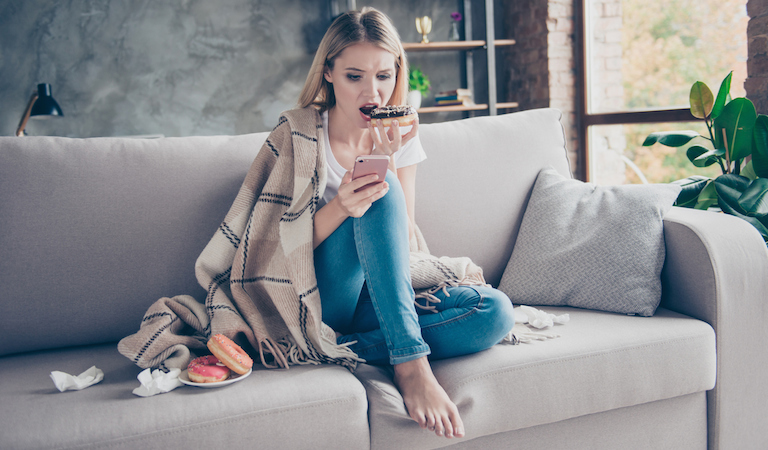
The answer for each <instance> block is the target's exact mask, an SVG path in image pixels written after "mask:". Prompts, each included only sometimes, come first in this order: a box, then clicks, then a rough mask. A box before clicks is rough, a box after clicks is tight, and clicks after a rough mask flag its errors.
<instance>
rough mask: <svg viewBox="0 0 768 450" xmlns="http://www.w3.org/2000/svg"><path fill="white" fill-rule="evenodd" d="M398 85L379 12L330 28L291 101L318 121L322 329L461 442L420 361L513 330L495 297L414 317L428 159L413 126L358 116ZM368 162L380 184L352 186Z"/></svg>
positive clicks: (465, 299)
mask: <svg viewBox="0 0 768 450" xmlns="http://www.w3.org/2000/svg"><path fill="white" fill-rule="evenodd" d="M407 86H408V68H407V62H406V57H405V53H404V51H403V47H402V44H401V42H400V38H399V35H398V34H397V31H396V30H395V28H394V26H393V25H392V23H391V22H390V20H389V19H388V18H387V17H386V16H385V15H384V14H382V13H381V12H379V11H377V10H374V9H372V8H364V9H363V10H362V11H360V12H357V11H351V12H348V13H346V14H343V15H342V16H340V17H339V18H338V19H337V20H336V21H334V23H333V24H332V25H331V27H330V28H329V29H328V31H327V32H326V34H325V36H324V37H323V40H322V42H321V43H320V47H319V49H318V51H317V54H316V55H315V59H314V62H313V64H312V69H311V71H310V73H309V76H308V77H307V81H306V84H305V86H304V89H303V91H302V93H301V97H300V100H299V106H300V107H301V108H316V109H317V110H318V112H319V113H320V114H321V115H322V120H323V130H324V133H323V135H324V139H323V140H324V142H323V148H324V152H325V155H326V161H327V164H326V166H327V172H328V173H327V187H326V189H325V192H324V193H323V197H322V199H321V200H320V201H319V203H318V210H317V212H316V213H315V215H314V225H313V226H314V246H315V251H314V259H315V261H314V266H315V274H316V277H317V286H318V290H319V293H320V298H321V304H322V318H323V322H325V323H326V324H328V325H330V327H331V328H333V329H334V331H336V332H337V336H338V339H337V342H338V343H340V344H341V343H347V344H348V345H349V348H350V349H352V350H353V351H355V353H357V354H358V356H360V357H361V358H363V359H365V360H366V361H367V362H369V363H373V364H392V365H393V366H394V378H395V383H396V384H397V386H398V388H399V389H400V391H401V393H402V395H403V399H404V401H405V405H406V407H407V409H408V413H409V415H410V416H411V418H413V419H414V420H415V421H416V422H417V423H419V425H420V426H421V427H422V428H428V429H430V430H433V431H434V432H435V433H436V434H437V435H438V436H446V437H449V438H450V437H454V436H455V437H462V436H464V426H463V423H462V420H461V417H460V416H459V413H458V409H457V408H456V405H455V404H454V403H453V402H452V401H451V400H450V398H449V397H448V395H447V394H446V392H445V390H444V389H443V388H442V387H441V386H440V384H439V383H438V382H437V380H436V379H435V377H434V375H433V373H432V369H431V367H430V365H429V361H428V359H427V356H428V355H430V358H432V359H441V358H449V357H453V356H458V355H463V354H469V353H474V352H477V351H480V350H484V349H486V348H489V347H491V346H492V345H494V344H496V343H498V342H499V341H500V340H501V339H502V338H503V337H504V336H505V335H506V334H507V333H508V332H509V331H510V329H511V328H512V325H513V323H514V321H513V318H512V305H511V303H510V301H509V299H508V298H507V297H506V296H505V295H504V294H503V293H501V292H499V291H497V290H495V289H493V288H490V287H487V286H480V285H478V286H457V287H449V288H447V289H446V290H445V291H439V292H437V293H436V294H435V296H436V297H438V298H439V299H440V303H437V305H436V310H435V311H429V310H422V309H420V310H419V312H417V308H416V306H415V304H414V291H413V288H412V287H411V279H410V272H409V241H410V239H411V238H412V237H413V236H414V233H415V225H414V224H415V221H414V217H415V208H414V199H415V179H416V167H417V163H419V162H421V161H422V160H424V159H425V158H426V155H425V154H424V150H423V149H422V147H421V143H420V141H419V139H418V136H417V133H418V121H417V122H416V123H415V124H414V125H413V127H412V129H411V130H410V131H408V132H407V133H405V134H403V135H401V133H400V129H399V126H398V125H397V124H396V123H394V124H393V125H392V127H391V129H390V130H386V129H385V128H384V127H383V126H382V124H381V121H378V123H373V121H372V120H371V119H370V117H368V116H366V114H365V113H364V112H362V111H361V108H362V107H366V106H383V105H399V104H402V103H404V100H405V95H406V93H407ZM369 154H383V155H389V156H390V163H389V171H388V173H387V176H386V180H384V181H383V182H381V181H382V180H378V179H377V176H376V175H369V176H366V177H361V178H358V179H355V180H352V176H351V169H352V167H353V164H354V160H355V158H356V157H357V156H359V155H369ZM376 181H379V182H378V183H373V182H376ZM370 183H373V184H371V185H370V186H368V187H366V188H364V189H360V188H362V187H363V186H366V185H368V184H370ZM358 189H360V190H359V191H358Z"/></svg>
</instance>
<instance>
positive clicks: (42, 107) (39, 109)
mask: <svg viewBox="0 0 768 450" xmlns="http://www.w3.org/2000/svg"><path fill="white" fill-rule="evenodd" d="M63 115H64V113H63V112H62V111H61V107H60V106H59V104H58V103H56V100H54V99H53V97H51V85H50V84H48V83H40V84H38V85H37V92H33V93H32V97H30V98H29V103H27V109H25V110H24V115H23V116H21V121H20V122H19V127H18V128H16V136H24V135H25V134H26V133H25V132H24V128H25V127H26V126H27V120H29V118H30V117H35V118H40V119H42V118H46V119H47V118H50V117H57V116H58V117H61V116H63Z"/></svg>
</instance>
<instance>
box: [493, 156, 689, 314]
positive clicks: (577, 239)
mask: <svg viewBox="0 0 768 450" xmlns="http://www.w3.org/2000/svg"><path fill="white" fill-rule="evenodd" d="M679 192H680V187H679V186H674V185H670V184H652V185H624V186H596V185H593V184H590V183H584V182H581V181H578V180H573V179H568V178H565V177H563V176H562V175H560V174H559V173H558V172H557V171H556V170H555V169H553V168H547V169H543V170H542V171H541V172H539V175H538V177H537V179H536V183H535V184H534V186H533V191H532V192H531V198H530V200H529V202H528V206H527V208H526V210H525V213H524V215H523V221H522V224H521V225H520V233H519V234H518V236H517V242H516V243H515V247H514V249H513V250H512V256H511V258H510V260H509V263H508V264H507V268H506V270H505V271H504V274H503V275H502V278H501V283H500V284H499V289H500V290H501V291H503V292H504V293H505V294H507V295H508V296H509V298H510V299H511V300H512V302H513V303H516V304H527V305H560V306H574V307H578V308H587V309H596V310H601V311H609V312H617V313H624V314H639V315H642V316H652V315H653V313H654V312H655V311H656V308H657V307H658V306H659V302H660V301H661V279H660V275H661V268H662V265H663V264H664V256H665V248H664V230H663V224H662V218H663V216H664V214H665V213H666V212H667V211H669V209H670V208H671V207H672V203H673V202H674V201H675V199H676V198H677V195H678V193H679Z"/></svg>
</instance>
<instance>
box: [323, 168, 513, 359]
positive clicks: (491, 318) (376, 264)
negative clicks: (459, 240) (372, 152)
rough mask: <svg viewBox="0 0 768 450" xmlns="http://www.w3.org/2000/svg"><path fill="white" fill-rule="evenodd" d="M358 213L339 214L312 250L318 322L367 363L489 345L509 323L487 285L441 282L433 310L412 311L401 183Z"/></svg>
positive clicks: (392, 180)
mask: <svg viewBox="0 0 768 450" xmlns="http://www.w3.org/2000/svg"><path fill="white" fill-rule="evenodd" d="M386 180H387V182H388V183H389V192H387V194H386V195H385V196H384V197H382V198H381V199H379V200H377V201H376V202H374V203H373V204H372V205H371V207H370V208H369V209H368V211H366V213H365V214H364V215H363V216H362V217H360V218H352V217H350V218H347V219H346V220H345V221H344V222H343V223H342V224H341V225H340V226H339V228H337V229H336V231H334V232H333V234H332V235H331V236H329V237H328V238H327V239H326V240H325V241H323V242H322V243H321V244H320V245H319V246H318V247H317V248H316V249H315V252H314V259H315V275H316V276H317V285H318V290H319V293H320V298H321V302H322V309H323V322H325V323H326V324H328V325H329V326H330V327H331V328H333V329H334V331H337V332H339V333H341V334H342V336H341V337H339V338H338V340H337V341H338V343H347V342H353V341H356V342H355V343H353V344H351V345H350V349H352V350H353V351H354V352H355V353H357V354H358V356H360V357H361V358H363V359H365V360H366V362H368V363H370V364H400V363H404V362H407V361H411V360H414V359H418V358H421V357H423V356H427V355H430V358H431V359H444V358H451V357H454V356H460V355H466V354H470V353H475V352H479V351H481V350H485V349H487V348H490V347H491V346H493V345H495V344H497V343H498V342H499V341H500V340H501V339H502V338H503V337H504V336H506V335H507V333H509V331H510V330H511V329H512V326H513V325H514V318H513V312H512V303H511V302H510V300H509V298H508V297H507V296H506V295H505V294H504V293H502V292H501V291H498V290H496V289H494V288H490V287H485V286H458V287H448V288H447V289H446V291H447V294H446V293H445V292H443V291H439V292H438V293H437V294H435V296H436V297H438V298H439V299H440V300H441V301H440V303H437V304H436V305H435V306H436V311H437V312H432V311H428V310H422V309H418V311H417V308H416V306H415V304H414V292H413V288H412V287H411V276H410V267H409V254H410V252H409V246H408V215H407V212H406V206H405V196H404V195H403V190H402V187H401V186H400V183H399V181H398V179H397V176H395V175H394V174H393V173H392V172H390V171H388V172H387V177H386Z"/></svg>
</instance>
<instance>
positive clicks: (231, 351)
mask: <svg viewBox="0 0 768 450" xmlns="http://www.w3.org/2000/svg"><path fill="white" fill-rule="evenodd" d="M208 350H210V351H211V353H213V354H214V356H216V357H217V358H219V360H220V361H221V362H222V363H224V365H226V366H227V367H229V368H230V369H232V370H233V371H235V372H237V373H239V374H240V375H243V374H245V373H248V371H249V370H251V367H252V366H253V360H252V359H251V357H250V356H248V354H247V353H245V352H244V351H243V349H242V348H240V346H239V345H237V344H235V343H234V342H232V339H230V338H228V337H226V336H224V335H223V334H216V335H214V336H213V337H212V338H211V339H210V340H208Z"/></svg>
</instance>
